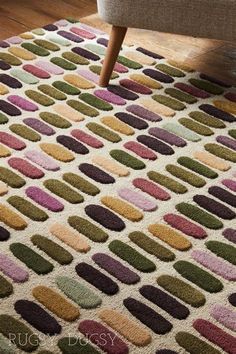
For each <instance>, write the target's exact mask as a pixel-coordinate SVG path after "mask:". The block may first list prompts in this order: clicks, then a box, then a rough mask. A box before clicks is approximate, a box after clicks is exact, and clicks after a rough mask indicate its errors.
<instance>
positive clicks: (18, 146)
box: [0, 132, 26, 150]
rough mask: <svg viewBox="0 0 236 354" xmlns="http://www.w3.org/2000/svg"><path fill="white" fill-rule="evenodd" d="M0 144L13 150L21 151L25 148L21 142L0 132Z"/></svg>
mask: <svg viewBox="0 0 236 354" xmlns="http://www.w3.org/2000/svg"><path fill="white" fill-rule="evenodd" d="M0 143H2V144H4V145H6V146H8V147H10V148H12V149H14V150H23V149H24V148H25V147H26V145H25V143H24V142H23V141H21V140H20V139H18V138H15V137H14V136H13V135H11V134H8V133H5V132H0Z"/></svg>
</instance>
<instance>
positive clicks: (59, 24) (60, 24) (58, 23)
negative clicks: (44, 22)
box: [54, 20, 69, 27]
mask: <svg viewBox="0 0 236 354" xmlns="http://www.w3.org/2000/svg"><path fill="white" fill-rule="evenodd" d="M68 24H69V22H68V21H67V20H59V21H56V22H54V25H55V26H58V27H66V26H67V25H68Z"/></svg>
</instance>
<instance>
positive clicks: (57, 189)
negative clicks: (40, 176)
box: [43, 179, 84, 204]
mask: <svg viewBox="0 0 236 354" xmlns="http://www.w3.org/2000/svg"><path fill="white" fill-rule="evenodd" d="M43 184H44V186H45V187H46V188H47V189H49V190H50V191H51V192H52V193H54V194H56V195H58V196H59V197H61V198H63V199H65V200H66V201H67V202H69V203H71V204H78V203H82V202H83V201H84V197H83V196H82V195H81V194H79V193H77V192H76V191H74V190H73V189H72V188H70V187H69V186H67V185H66V184H65V183H63V182H61V181H58V180H57V179H48V180H46V181H44V182H43Z"/></svg>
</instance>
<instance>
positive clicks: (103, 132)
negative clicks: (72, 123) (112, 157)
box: [86, 122, 121, 143]
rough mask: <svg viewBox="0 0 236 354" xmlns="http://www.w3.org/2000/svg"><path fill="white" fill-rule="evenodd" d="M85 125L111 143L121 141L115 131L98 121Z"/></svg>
mask: <svg viewBox="0 0 236 354" xmlns="http://www.w3.org/2000/svg"><path fill="white" fill-rule="evenodd" d="M86 127H87V128H88V129H89V130H90V131H92V132H93V133H95V134H96V135H99V136H101V137H102V138H104V139H106V140H108V141H111V142H112V143H118V142H119V141H121V137H120V136H119V135H118V134H117V133H114V132H113V131H112V130H110V129H107V128H105V127H103V126H102V125H100V124H98V123H92V122H91V123H87V124H86Z"/></svg>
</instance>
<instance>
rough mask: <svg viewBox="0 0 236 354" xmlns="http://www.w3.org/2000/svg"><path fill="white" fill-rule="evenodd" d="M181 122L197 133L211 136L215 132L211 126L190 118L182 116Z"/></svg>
mask: <svg viewBox="0 0 236 354" xmlns="http://www.w3.org/2000/svg"><path fill="white" fill-rule="evenodd" d="M179 123H180V124H182V125H183V126H184V127H186V128H188V129H190V130H193V131H194V132H195V133H197V134H200V135H203V136H210V135H213V134H214V132H213V130H211V129H210V128H208V127H205V126H204V125H202V124H199V123H197V122H195V121H193V120H192V119H189V118H180V119H179Z"/></svg>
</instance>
